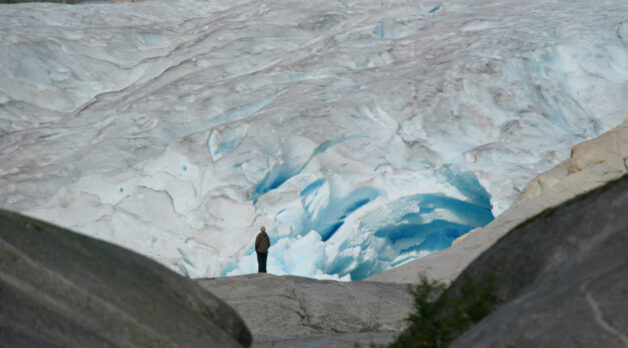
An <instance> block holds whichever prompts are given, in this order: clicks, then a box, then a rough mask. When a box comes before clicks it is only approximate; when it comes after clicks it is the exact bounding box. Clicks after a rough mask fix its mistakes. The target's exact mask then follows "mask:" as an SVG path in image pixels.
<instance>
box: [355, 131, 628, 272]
mask: <svg viewBox="0 0 628 348" xmlns="http://www.w3.org/2000/svg"><path fill="white" fill-rule="evenodd" d="M627 171H628V121H626V122H624V123H622V124H621V125H620V126H618V127H617V128H615V129H613V130H611V131H609V132H606V133H604V134H602V135H601V136H599V137H597V138H594V139H592V140H589V141H587V142H584V143H581V144H578V145H576V146H574V147H573V149H572V152H571V158H570V159H568V160H567V161H565V162H563V163H562V164H560V165H559V166H557V167H555V168H554V169H552V170H550V171H548V172H545V173H543V174H541V175H539V176H538V177H536V178H535V179H533V180H532V181H531V182H530V183H529V184H528V185H527V186H526V187H525V188H524V189H523V190H522V193H521V194H520V196H519V198H518V199H517V201H516V202H515V203H514V204H513V205H512V206H511V207H510V208H509V209H507V210H506V211H505V212H504V213H502V214H501V215H499V216H498V217H497V218H495V220H493V221H492V222H491V223H489V224H488V225H486V226H485V227H483V228H481V229H475V230H473V231H471V232H469V233H467V234H465V235H463V236H462V237H460V238H459V239H457V240H456V241H455V242H454V244H453V245H452V246H451V247H450V248H448V249H445V250H442V251H439V252H435V253H433V254H430V255H427V256H425V257H422V258H420V259H417V260H414V261H411V262H408V263H406V264H404V265H401V266H399V267H396V268H394V269H391V270H388V271H385V272H382V273H379V274H376V275H374V276H372V277H370V278H367V280H371V281H383V282H401V283H418V282H419V274H423V275H425V276H427V277H428V278H429V279H433V280H438V281H443V282H446V283H449V282H451V281H452V280H453V279H455V278H456V277H457V276H458V275H459V274H460V273H461V272H462V271H463V270H464V269H465V267H467V266H468V265H469V264H470V263H471V262H472V261H473V259H475V258H476V257H477V256H478V255H480V254H481V253H482V252H483V251H485V250H486V249H488V248H489V247H490V246H491V245H493V244H494V243H495V242H496V241H497V240H498V239H499V238H501V237H502V236H503V235H504V234H506V233H507V232H508V231H510V230H511V229H512V228H514V227H515V226H517V225H518V224H520V223H521V222H523V221H525V220H526V219H528V218H530V217H531V216H534V215H536V214H538V213H540V212H542V211H543V210H545V209H548V208H550V207H554V206H556V205H558V204H561V203H563V202H565V201H566V200H568V199H570V198H573V197H575V196H577V195H579V194H582V193H584V192H587V191H589V190H592V189H594V188H596V187H599V186H601V185H604V184H605V183H607V182H609V181H611V180H614V179H617V178H619V177H621V176H622V175H624V174H625V173H626V172H627Z"/></svg>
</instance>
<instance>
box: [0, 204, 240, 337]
mask: <svg viewBox="0 0 628 348" xmlns="http://www.w3.org/2000/svg"><path fill="white" fill-rule="evenodd" d="M0 298H1V306H2V308H1V310H0V346H8V347H48V346H65V347H69V346H76V347H104V346H107V347H111V346H124V347H179V346H180V347H241V346H249V345H250V342H251V334H250V332H249V331H248V329H247V327H246V326H245V324H244V322H243V321H242V319H241V318H240V316H239V315H238V314H237V313H236V312H235V311H234V310H233V309H232V308H231V307H229V306H228V305H227V304H225V303H224V302H223V301H221V300H220V299H218V298H216V297H215V296H213V295H212V294H211V293H210V292H208V291H207V290H205V289H203V288H201V287H200V286H198V285H196V284H195V283H194V282H193V281H192V280H189V279H186V278H183V277H181V276H179V275H178V274H175V273H174V272H172V271H170V270H168V269H166V268H165V267H164V266H161V265H160V264H158V263H156V262H154V261H152V260H149V259H147V258H145V257H143V256H140V255H137V254H135V253H133V252H130V251H128V250H125V249H123V248H120V247H117V246H114V245H111V244H108V243H105V242H101V241H97V240H94V239H91V238H89V237H86V236H83V235H79V234H76V233H73V232H70V231H68V230H65V229H62V228H59V227H56V226H53V225H50V224H47V223H44V222H41V221H37V220H34V219H31V218H28V217H25V216H22V215H19V214H16V213H11V212H7V211H0Z"/></svg>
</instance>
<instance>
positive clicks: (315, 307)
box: [198, 274, 413, 347]
mask: <svg viewBox="0 0 628 348" xmlns="http://www.w3.org/2000/svg"><path fill="white" fill-rule="evenodd" d="M198 282H199V284H201V285H202V286H204V287H205V288H207V289H209V290H211V291H212V292H213V293H214V294H216V295H217V296H219V297H220V298H222V299H224V300H225V301H227V303H229V304H230V305H231V306H233V307H234V308H235V309H236V310H237V311H238V312H239V313H240V315H242V318H243V319H244V321H245V322H246V324H247V325H248V327H249V328H251V331H252V332H253V337H254V346H255V347H355V344H356V343H358V344H364V345H368V344H369V343H378V344H383V343H388V342H391V341H393V340H394V338H395V337H396V336H397V335H398V334H399V332H400V331H402V330H403V329H405V328H406V327H407V323H406V322H405V318H407V317H408V315H409V314H410V311H411V309H412V301H413V299H412V296H411V294H410V292H409V291H408V289H409V287H408V285H405V284H387V283H375V282H337V281H328V280H316V279H311V278H303V277H294V276H274V275H270V274H251V275H246V276H238V277H227V278H215V279H200V280H198Z"/></svg>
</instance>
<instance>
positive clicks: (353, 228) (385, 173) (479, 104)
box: [0, 0, 628, 279]
mask: <svg viewBox="0 0 628 348" xmlns="http://www.w3.org/2000/svg"><path fill="white" fill-rule="evenodd" d="M627 107H628V3H627V2H625V1H623V0H612V1H611V0H602V1H598V2H595V3H592V2H591V1H577V0H576V1H568V0H560V1H551V2H548V1H541V0H534V1H533V0H506V1H488V0H485V1H482V0H473V1H469V0H464V1H463V0H457V1H448V2H435V1H368V0H367V1H331V0H322V1H317V2H302V1H285V0H281V1H279V0H268V1H242V0H240V1H238V0H236V1H229V2H226V1H213V0H212V1H200V0H198V1H194V0H179V1H170V0H163V1H145V2H140V3H117V4H83V5H72V6H70V5H52V4H21V5H0V197H1V198H0V206H1V207H4V208H8V209H13V210H17V211H20V212H25V213H28V214H31V215H34V216H37V217H39V218H43V219H46V220H50V221H52V222H55V223H58V224H61V225H63V226H67V227H70V228H73V229H75V230H77V231H81V232H83V233H86V234H89V235H91V236H95V237H97V238H101V239H104V240H108V241H112V242H114V243H117V244H121V245H124V246H126V247H128V248H131V249H134V250H136V251H139V252H141V253H143V254H146V255H148V256H151V257H153V258H155V259H157V260H159V261H160V262H162V263H164V264H166V265H168V266H169V267H171V268H173V269H177V270H178V271H180V272H181V273H183V274H187V275H190V276H193V277H198V276H217V275H225V274H240V273H248V272H252V271H254V270H255V257H254V255H253V249H252V241H253V239H254V236H255V233H256V230H257V229H258V227H259V226H260V225H262V224H263V225H266V226H267V229H268V230H269V232H270V236H271V240H272V243H273V246H272V247H271V249H270V256H269V271H270V272H272V273H277V274H285V273H289V274H296V275H307V276H316V277H321V278H322V277H339V278H344V279H348V278H352V279H362V278H364V277H367V276H369V275H371V274H373V273H375V272H377V271H381V270H384V269H387V268H389V267H391V266H394V265H397V264H400V263H403V262H405V261H407V260H410V259H412V258H416V257H418V256H421V255H424V254H427V253H429V252H431V251H434V250H438V249H442V248H444V247H447V246H448V245H449V244H450V243H451V241H452V240H453V239H455V238H456V237H458V236H459V235H461V234H463V233H465V232H466V231H468V230H470V229H472V228H474V227H478V226H483V225H485V224H487V223H488V222H489V221H491V219H492V218H493V214H497V213H500V212H501V211H503V210H504V209H505V208H507V207H508V206H509V205H510V204H511V203H512V202H513V201H514V198H515V197H516V196H517V194H518V191H519V190H520V189H522V188H523V187H524V185H525V184H526V183H527V182H528V181H529V180H530V179H531V178H533V177H534V176H536V175H537V174H539V173H540V172H542V171H545V170H547V169H549V168H551V167H553V166H555V165H557V164H558V163H560V162H561V161H562V160H564V159H566V158H567V157H568V156H569V148H570V147H571V146H572V145H573V144H576V143H579V142H581V141H583V140H586V139H589V138H591V137H594V136H596V135H598V134H600V133H601V132H603V131H605V130H608V129H610V128H612V127H614V126H616V125H618V124H619V123H620V122H621V121H623V120H624V119H625V117H626V116H625V115H626V114H625V110H626V108H627Z"/></svg>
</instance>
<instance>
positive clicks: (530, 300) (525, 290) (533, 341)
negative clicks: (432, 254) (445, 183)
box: [452, 176, 628, 348]
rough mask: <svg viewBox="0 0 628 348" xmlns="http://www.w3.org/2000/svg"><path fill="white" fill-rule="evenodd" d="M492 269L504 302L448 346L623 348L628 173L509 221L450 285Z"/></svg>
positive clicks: (626, 333) (627, 342)
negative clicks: (517, 220) (507, 228)
mask: <svg viewBox="0 0 628 348" xmlns="http://www.w3.org/2000/svg"><path fill="white" fill-rule="evenodd" d="M493 270H494V271H496V272H497V273H496V274H497V283H496V285H497V292H498V295H499V296H500V297H501V298H502V299H503V300H504V301H505V304H504V305H503V306H502V307H501V308H499V309H498V310H497V311H495V312H494V313H493V314H491V315H490V316H489V317H487V318H485V319H484V320H482V321H481V322H480V323H478V324H476V325H475V326H474V327H472V328H471V329H470V330H469V331H467V332H466V333H465V334H464V335H462V336H461V337H459V338H458V340H457V341H455V342H454V344H453V345H452V347H609V348H612V347H628V176H624V177H623V178H622V179H620V180H618V181H614V182H611V183H609V184H607V185H605V186H603V187H602V188H599V189H597V190H595V191H593V192H590V193H588V194H584V195H581V196H578V197H576V198H575V199H572V200H570V201H568V202H566V203H564V204H562V205H560V206H558V207H556V208H554V209H549V210H546V211H545V212H543V213H541V214H540V215H538V216H535V217H534V218H532V219H531V220H529V221H528V222H526V223H524V224H523V225H520V226H519V227H517V228H515V229H514V230H512V231H511V232H510V233H508V234H507V235H505V236H504V237H503V238H502V239H501V240H499V241H498V242H497V243H496V244H495V245H494V246H493V247H491V248H490V249H489V250H488V251H486V252H485V253H483V254H482V255H481V256H480V257H478V258H477V259H476V260H475V261H474V262H473V263H472V264H471V265H469V267H468V268H467V269H465V271H464V272H463V273H462V274H461V276H460V277H459V278H457V280H456V281H455V282H454V283H452V289H454V290H452V291H455V289H456V288H457V287H459V285H460V280H461V279H462V277H465V276H469V277H472V278H473V279H475V280H477V281H483V280H484V279H486V277H487V275H488V273H489V272H491V271H493Z"/></svg>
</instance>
